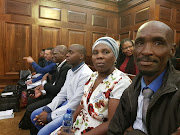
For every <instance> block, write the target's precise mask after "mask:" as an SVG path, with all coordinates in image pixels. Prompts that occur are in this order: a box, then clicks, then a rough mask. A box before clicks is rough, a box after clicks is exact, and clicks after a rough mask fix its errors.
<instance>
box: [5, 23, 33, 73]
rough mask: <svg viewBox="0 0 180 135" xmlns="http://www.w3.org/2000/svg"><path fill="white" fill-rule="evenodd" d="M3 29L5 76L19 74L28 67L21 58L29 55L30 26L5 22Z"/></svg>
mask: <svg viewBox="0 0 180 135" xmlns="http://www.w3.org/2000/svg"><path fill="white" fill-rule="evenodd" d="M5 29H6V30H5V41H6V42H5V51H4V62H5V65H4V66H5V74H7V75H14V74H19V71H20V70H22V69H28V67H29V64H27V63H26V61H25V60H23V57H24V56H27V55H31V54H30V50H31V41H30V40H31V35H30V34H31V26H30V25H26V24H18V23H9V22H6V24H5Z"/></svg>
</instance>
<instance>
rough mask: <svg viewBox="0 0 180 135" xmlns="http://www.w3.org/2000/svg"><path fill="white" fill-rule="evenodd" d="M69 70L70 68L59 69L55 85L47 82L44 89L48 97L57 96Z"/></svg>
mask: <svg viewBox="0 0 180 135" xmlns="http://www.w3.org/2000/svg"><path fill="white" fill-rule="evenodd" d="M70 68H71V67H70V66H64V67H62V69H60V72H59V76H58V80H57V81H56V84H55V85H53V84H51V83H49V82H48V83H46V84H45V85H44V89H45V91H46V92H47V94H48V95H52V96H56V95H57V94H58V92H59V91H60V90H61V88H62V86H63V85H64V83H65V80H66V75H67V72H68V70H69V69H70Z"/></svg>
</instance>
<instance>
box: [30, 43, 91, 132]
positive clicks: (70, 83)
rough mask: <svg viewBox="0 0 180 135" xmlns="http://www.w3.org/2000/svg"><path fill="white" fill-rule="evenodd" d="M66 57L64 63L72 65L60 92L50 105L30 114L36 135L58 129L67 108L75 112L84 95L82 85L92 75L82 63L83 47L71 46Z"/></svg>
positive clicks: (84, 54)
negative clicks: (36, 131)
mask: <svg viewBox="0 0 180 135" xmlns="http://www.w3.org/2000/svg"><path fill="white" fill-rule="evenodd" d="M66 56H67V58H66V61H67V63H69V64H71V65H72V69H70V70H69V71H68V73H67V77H66V81H65V83H64V86H63V87H62V88H61V91H60V92H59V93H58V94H57V96H56V97H55V98H54V99H53V100H52V102H51V103H49V104H48V105H46V106H45V107H42V108H39V109H37V110H35V111H34V112H33V113H32V114H31V120H32V122H33V124H34V125H35V126H36V128H37V129H38V130H39V132H38V135H49V134H50V133H51V132H53V131H54V130H56V129H57V128H58V127H60V126H61V124H62V120H63V115H64V114H65V113H66V110H67V109H68V108H71V110H72V112H73V111H75V109H76V108H77V106H78V105H79V103H80V100H81V97H82V95H83V93H84V85H85V83H86V82H87V81H88V79H89V77H90V75H91V74H92V71H91V69H90V68H89V67H88V66H87V65H86V64H85V62H84V59H85V57H86V49H85V47H84V46H82V45H79V44H73V45H71V46H70V47H69V50H68V53H67V55H66ZM44 125H45V126H44Z"/></svg>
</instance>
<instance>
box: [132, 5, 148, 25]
mask: <svg viewBox="0 0 180 135" xmlns="http://www.w3.org/2000/svg"><path fill="white" fill-rule="evenodd" d="M148 20H149V7H147V8H144V9H142V10H140V11H137V12H136V15H135V24H136V23H140V22H144V21H148Z"/></svg>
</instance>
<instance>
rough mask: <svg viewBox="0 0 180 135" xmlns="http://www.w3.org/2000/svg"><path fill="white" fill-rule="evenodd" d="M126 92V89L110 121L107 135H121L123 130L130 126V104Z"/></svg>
mask: <svg viewBox="0 0 180 135" xmlns="http://www.w3.org/2000/svg"><path fill="white" fill-rule="evenodd" d="M127 90H128V89H126V90H125V91H124V93H123V95H122V96H121V99H120V103H119V105H118V107H117V109H116V112H115V114H114V116H113V118H112V119H111V121H110V124H109V127H108V132H107V135H123V134H124V132H125V130H126V129H127V128H128V127H130V126H131V122H130V118H131V114H130V104H129V98H128V91H127Z"/></svg>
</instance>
